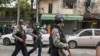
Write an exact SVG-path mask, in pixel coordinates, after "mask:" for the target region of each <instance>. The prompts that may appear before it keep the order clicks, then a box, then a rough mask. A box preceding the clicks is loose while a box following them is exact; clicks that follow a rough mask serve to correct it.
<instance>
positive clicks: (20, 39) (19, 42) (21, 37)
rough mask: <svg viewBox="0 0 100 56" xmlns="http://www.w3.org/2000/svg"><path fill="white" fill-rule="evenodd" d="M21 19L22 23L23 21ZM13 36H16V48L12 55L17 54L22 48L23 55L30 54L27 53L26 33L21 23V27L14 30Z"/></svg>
mask: <svg viewBox="0 0 100 56" xmlns="http://www.w3.org/2000/svg"><path fill="white" fill-rule="evenodd" d="M22 22H23V21H21V22H20V23H22ZM12 36H13V37H14V38H15V50H14V52H13V54H12V56H17V54H18V52H19V51H20V50H21V51H22V54H23V56H28V54H27V48H26V44H25V39H26V34H25V31H24V30H23V28H22V26H21V24H19V27H17V28H15V29H14V32H13V34H12Z"/></svg>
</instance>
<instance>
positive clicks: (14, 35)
mask: <svg viewBox="0 0 100 56" xmlns="http://www.w3.org/2000/svg"><path fill="white" fill-rule="evenodd" d="M17 31H18V29H17V28H15V29H14V31H13V33H12V36H13V38H15V39H16V40H20V41H21V42H24V40H23V39H22V38H20V37H18V36H16V33H17Z"/></svg>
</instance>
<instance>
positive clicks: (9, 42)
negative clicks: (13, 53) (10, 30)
mask: <svg viewBox="0 0 100 56" xmlns="http://www.w3.org/2000/svg"><path fill="white" fill-rule="evenodd" d="M3 44H4V45H10V44H11V41H10V39H8V38H5V39H4V40H3Z"/></svg>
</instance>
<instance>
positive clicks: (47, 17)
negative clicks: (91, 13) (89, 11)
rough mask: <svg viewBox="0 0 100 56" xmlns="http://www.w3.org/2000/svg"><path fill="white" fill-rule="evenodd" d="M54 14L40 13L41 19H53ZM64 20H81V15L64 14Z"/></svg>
mask: <svg viewBox="0 0 100 56" xmlns="http://www.w3.org/2000/svg"><path fill="white" fill-rule="evenodd" d="M54 18H55V15H48V14H47V15H42V16H41V20H54ZM64 19H65V20H83V16H80V15H64Z"/></svg>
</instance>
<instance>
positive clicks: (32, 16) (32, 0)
mask: <svg viewBox="0 0 100 56" xmlns="http://www.w3.org/2000/svg"><path fill="white" fill-rule="evenodd" d="M33 2H34V0H31V19H32V21H31V23H32V27H33V18H34V14H33Z"/></svg>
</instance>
